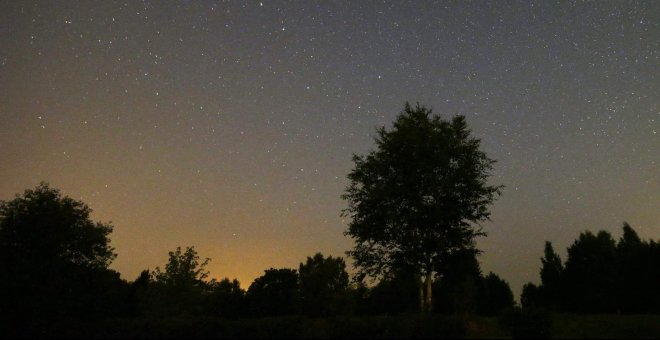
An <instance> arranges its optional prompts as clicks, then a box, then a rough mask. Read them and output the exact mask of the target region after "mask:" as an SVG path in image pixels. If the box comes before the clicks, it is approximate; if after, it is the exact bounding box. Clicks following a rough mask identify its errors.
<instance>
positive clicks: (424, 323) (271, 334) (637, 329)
mask: <svg viewBox="0 0 660 340" xmlns="http://www.w3.org/2000/svg"><path fill="white" fill-rule="evenodd" d="M550 319H551V328H550V337H551V338H558V339H561V338H584V339H595V338H629V339H630V338H637V339H640V338H650V339H656V338H660V315H611V314H596V315H579V314H552V315H551V316H550ZM35 326H36V325H35ZM35 331H36V332H35ZM29 335H31V336H36V337H47V338H49V337H67V338H139V339H148V338H181V337H183V338H229V339H236V338H261V339H265V338H269V339H277V338H314V339H330V338H343V339H354V338H372V339H391V338H418V339H422V338H468V339H480V338H499V339H506V338H511V337H512V336H511V333H510V331H509V330H507V329H505V327H504V326H503V324H502V323H501V322H500V319H499V318H497V317H484V316H474V315H470V316H459V315H455V316H447V315H419V314H405V315H398V316H352V317H348V316H347V317H330V318H317V319H314V318H307V317H302V316H289V317H271V318H260V319H241V320H225V319H220V318H212V317H192V316H181V317H174V318H134V319H108V320H102V321H98V322H94V323H91V324H84V325H81V324H78V325H77V327H73V328H71V327H67V326H64V325H61V324H60V325H59V327H57V328H56V329H52V328H51V329H50V331H49V332H45V333H44V332H40V331H38V330H37V329H33V330H32V332H30V333H29ZM5 336H6V334H5ZM2 337H4V336H3V335H0V338H2ZM19 337H20V335H19Z"/></svg>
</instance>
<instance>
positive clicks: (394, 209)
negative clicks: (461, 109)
mask: <svg viewBox="0 0 660 340" xmlns="http://www.w3.org/2000/svg"><path fill="white" fill-rule="evenodd" d="M377 133H378V135H377V137H376V146H377V149H376V150H375V151H371V152H370V153H369V154H367V155H366V156H358V155H354V156H353V162H354V163H355V167H354V169H353V170H352V171H351V172H350V173H349V175H348V179H349V180H350V183H349V186H348V188H347V189H346V193H345V194H344V195H343V196H342V197H343V198H344V199H346V200H347V201H348V208H347V209H346V210H345V211H344V215H345V216H347V217H350V222H349V225H348V230H347V231H346V235H348V236H350V237H351V238H353V239H354V240H355V243H356V244H355V247H354V249H353V250H352V251H350V252H349V255H350V256H351V257H352V258H353V260H354V265H355V267H356V268H357V269H358V270H359V273H358V275H359V279H362V278H364V277H365V276H369V277H374V278H384V279H385V280H387V279H388V277H389V276H391V275H392V273H393V272H394V271H401V270H403V271H405V272H408V273H412V274H413V275H415V276H416V277H417V284H418V286H419V306H420V310H423V311H426V312H428V311H430V310H431V307H432V287H433V279H434V278H435V277H436V275H438V274H440V273H441V272H442V268H443V267H444V266H445V265H446V263H445V262H446V261H447V258H448V257H451V256H452V255H453V254H454V253H456V252H460V251H464V250H466V249H473V248H474V240H475V238H476V237H477V236H479V235H485V234H484V233H483V232H482V231H481V228H479V227H478V224H477V223H478V222H481V221H484V220H487V219H488V218H489V216H490V212H489V211H488V206H489V205H490V204H491V203H492V202H493V200H494V199H495V196H496V195H498V194H499V193H500V187H499V186H491V185H488V183H487V182H488V178H489V176H490V172H491V170H492V166H493V163H494V162H495V161H494V160H491V159H490V158H488V157H487V156H486V154H485V153H484V152H483V151H481V150H480V149H479V147H480V141H479V140H478V139H476V138H474V137H472V136H471V135H470V133H471V132H470V129H469V128H468V127H467V123H466V121H465V117H463V116H455V117H453V118H452V119H451V120H445V119H442V118H441V117H440V116H439V115H433V114H432V112H431V110H429V109H427V108H425V107H423V106H420V105H419V104H418V105H417V106H416V107H414V108H413V107H411V106H410V105H409V104H408V103H406V104H405V108H404V110H403V112H402V113H401V114H399V116H398V117H397V118H396V120H395V122H394V126H393V128H392V129H391V130H390V131H388V130H386V129H385V128H384V127H383V128H380V129H378V130H377Z"/></svg>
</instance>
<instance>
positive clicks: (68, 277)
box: [0, 183, 514, 335]
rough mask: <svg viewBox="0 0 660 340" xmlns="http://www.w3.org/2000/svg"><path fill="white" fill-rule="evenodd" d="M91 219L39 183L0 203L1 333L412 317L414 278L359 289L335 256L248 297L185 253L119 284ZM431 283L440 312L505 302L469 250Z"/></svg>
mask: <svg viewBox="0 0 660 340" xmlns="http://www.w3.org/2000/svg"><path fill="white" fill-rule="evenodd" d="M90 213H91V209H90V208H89V207H88V206H87V205H85V204H84V203H83V202H81V201H77V200H73V199H71V198H69V197H63V196H62V195H61V193H60V192H59V190H57V189H54V188H51V187H49V186H48V185H47V184H45V183H42V184H41V185H39V186H37V187H36V188H35V189H32V190H26V191H25V193H24V194H23V195H17V196H16V197H15V198H14V199H13V200H9V201H0V254H1V255H2V256H0V269H1V270H2V273H3V279H2V280H1V281H0V294H2V297H1V299H0V311H1V313H0V322H1V325H0V328H2V329H0V332H2V333H3V334H9V335H11V334H15V335H26V334H27V335H39V334H40V333H39V332H40V331H39V330H40V329H41V330H44V332H46V331H45V330H46V329H52V328H49V327H52V326H57V327H65V325H77V324H81V323H86V322H96V321H98V320H103V319H111V318H114V319H116V318H123V319H126V318H129V319H130V318H151V319H154V320H155V319H162V318H168V317H184V318H185V317H215V318H223V319H246V318H247V319H249V318H262V317H280V316H296V315H298V316H306V317H311V318H316V317H331V316H332V317H334V316H360V315H393V314H399V313H405V312H413V311H416V310H418V306H419V300H418V299H419V295H418V289H419V286H418V284H417V282H416V281H415V280H416V276H414V275H410V274H408V273H405V272H397V273H396V274H394V275H391V276H390V277H388V278H386V279H383V280H381V281H380V282H378V283H377V284H375V285H373V286H367V285H365V284H363V283H356V282H351V280H350V279H349V275H348V273H347V271H346V263H345V261H344V259H342V258H340V257H332V256H327V257H326V256H324V255H322V254H320V253H318V254H315V255H313V256H310V257H308V258H307V259H306V260H305V262H301V263H300V265H299V266H298V268H295V269H293V268H278V269H275V268H271V269H267V270H265V272H264V274H263V275H262V276H260V277H258V278H256V279H255V280H254V282H252V284H251V285H250V286H249V288H248V289H247V290H244V289H242V288H241V285H240V283H239V282H238V281H237V280H235V279H234V280H231V279H229V278H225V279H222V280H219V281H218V280H214V279H210V278H209V274H210V273H209V272H208V271H207V270H206V266H207V264H208V262H209V259H202V258H200V256H199V254H198V253H197V251H196V250H195V249H194V247H187V248H185V249H182V248H177V249H176V250H174V251H171V252H170V253H169V258H168V259H167V262H166V264H165V266H164V267H163V268H155V269H154V270H144V271H143V272H142V273H141V274H140V275H139V276H138V277H137V278H136V279H135V280H133V281H126V280H124V279H122V278H121V277H120V275H119V273H117V272H116V271H114V270H111V269H109V265H110V263H111V262H112V260H113V259H114V258H115V257H116V254H115V253H114V249H113V248H112V247H111V246H110V239H109V235H110V233H111V232H112V225H110V224H103V223H99V222H94V221H92V220H91V219H90V217H89V215H90ZM164 260H165V259H164ZM434 286H435V287H436V289H435V291H436V292H437V295H436V297H437V298H436V299H435V300H434V301H436V304H435V309H436V310H437V311H438V312H441V313H448V314H449V313H482V314H488V315H493V314H497V313H498V312H499V311H501V310H503V309H505V308H509V307H511V306H513V304H514V301H513V294H512V293H511V289H510V288H509V285H508V284H507V283H506V282H505V281H504V280H502V279H500V278H499V277H498V276H497V275H495V274H492V273H490V274H488V275H486V276H484V275H482V274H481V271H480V269H479V264H478V261H477V251H476V250H472V251H470V252H468V251H465V252H462V253H459V254H456V255H455V256H453V257H451V258H449V259H448V260H447V262H446V266H444V267H443V270H442V272H441V273H440V275H439V276H438V278H437V280H436V281H435V282H434ZM72 327H73V326H72ZM25 332H27V333H25Z"/></svg>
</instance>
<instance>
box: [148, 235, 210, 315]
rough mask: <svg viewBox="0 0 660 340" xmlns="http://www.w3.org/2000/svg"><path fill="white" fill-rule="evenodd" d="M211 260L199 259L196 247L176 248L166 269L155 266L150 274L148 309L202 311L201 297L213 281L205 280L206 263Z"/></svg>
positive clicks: (171, 253) (197, 312)
mask: <svg viewBox="0 0 660 340" xmlns="http://www.w3.org/2000/svg"><path fill="white" fill-rule="evenodd" d="M210 261H211V259H209V258H206V259H204V260H203V261H201V262H200V257H199V255H198V254H197V251H196V250H195V247H187V248H186V250H185V251H182V250H181V247H177V248H176V250H175V251H171V252H169V261H168V262H167V264H166V265H165V270H164V271H163V270H161V269H160V267H156V269H155V270H154V272H153V273H152V274H151V278H152V280H153V285H151V289H150V291H149V295H150V296H149V300H150V304H149V305H148V306H149V307H151V308H150V312H151V313H153V314H156V315H168V314H169V315H174V314H181V313H189V314H200V313H202V312H203V303H202V301H203V300H204V296H205V295H207V294H208V292H209V290H210V287H211V286H212V285H213V284H214V283H215V281H213V280H212V281H210V282H209V281H206V278H207V277H208V276H209V272H208V271H207V270H206V266H207V265H208V263H209V262H210Z"/></svg>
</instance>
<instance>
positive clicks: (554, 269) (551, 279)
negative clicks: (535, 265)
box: [540, 241, 564, 309]
mask: <svg viewBox="0 0 660 340" xmlns="http://www.w3.org/2000/svg"><path fill="white" fill-rule="evenodd" d="M543 253H544V256H543V258H541V284H542V290H541V293H540V294H541V295H542V299H543V300H544V301H545V302H544V305H546V306H548V307H551V308H553V309H555V308H557V304H559V303H560V301H561V300H562V296H561V294H562V287H561V284H562V282H561V276H562V272H563V271H564V266H563V264H562V262H561V258H560V257H559V255H557V253H555V250H554V248H553V247H552V243H551V242H548V241H546V242H545V249H544V250H543Z"/></svg>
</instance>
